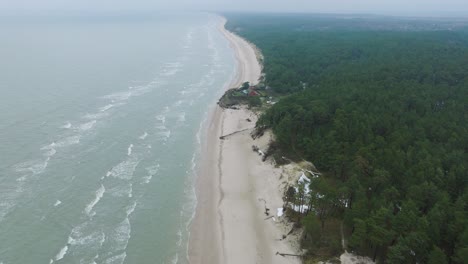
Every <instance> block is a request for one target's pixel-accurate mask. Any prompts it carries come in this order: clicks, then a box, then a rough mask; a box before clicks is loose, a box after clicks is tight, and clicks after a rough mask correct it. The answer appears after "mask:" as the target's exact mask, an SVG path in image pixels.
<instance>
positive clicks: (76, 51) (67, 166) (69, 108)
mask: <svg viewBox="0 0 468 264" xmlns="http://www.w3.org/2000/svg"><path fill="white" fill-rule="evenodd" d="M62 19H63V18H62ZM62 19H50V20H47V21H46V20H41V21H22V22H18V20H15V21H11V22H8V23H3V24H2V25H0V28H1V30H0V35H1V39H2V41H1V42H0V56H1V57H2V58H3V60H2V62H0V72H2V78H1V80H0V92H1V94H2V96H1V97H0V120H1V122H0V144H1V146H2V148H1V151H0V159H1V161H2V162H1V163H0V236H1V238H2V239H1V240H0V263H4V264H9V263H186V261H187V260H186V251H187V240H188V235H189V234H188V224H189V222H190V220H191V219H192V217H193V213H194V210H195V205H196V198H195V196H194V190H193V188H194V171H195V170H196V166H197V160H198V155H199V148H200V138H201V137H202V134H203V132H202V129H201V128H202V127H203V126H202V124H203V121H204V120H205V119H206V116H207V112H208V111H209V109H210V108H211V107H212V106H213V105H214V103H215V102H216V100H217V98H219V96H220V95H221V94H222V92H223V89H224V88H225V85H226V83H228V82H229V81H230V79H231V78H232V76H233V74H234V71H235V59H234V55H233V51H232V50H231V49H230V47H229V44H228V42H227V40H226V39H225V38H224V37H223V36H222V34H221V33H220V32H219V30H218V27H219V25H220V23H221V19H220V18H219V17H217V16H214V15H211V14H166V15H160V16H154V17H145V18H144V19H143V18H141V17H125V18H124V19H123V18H122V19H120V18H118V17H112V18H107V19H102V18H100V19H64V20H62Z"/></svg>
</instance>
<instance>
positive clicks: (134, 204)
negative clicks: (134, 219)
mask: <svg viewBox="0 0 468 264" xmlns="http://www.w3.org/2000/svg"><path fill="white" fill-rule="evenodd" d="M136 205H137V203H136V201H135V202H133V204H131V205H129V206H128V207H127V217H129V216H130V215H131V214H132V213H133V212H134V211H135V208H136Z"/></svg>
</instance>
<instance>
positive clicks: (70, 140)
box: [42, 135, 81, 150]
mask: <svg viewBox="0 0 468 264" xmlns="http://www.w3.org/2000/svg"><path fill="white" fill-rule="evenodd" d="M80 139H81V136H80V135H75V136H69V137H66V138H64V139H61V140H59V141H57V142H52V143H51V144H49V145H47V146H45V147H43V148H42V150H47V149H54V148H64V147H68V146H71V145H75V144H78V143H80Z"/></svg>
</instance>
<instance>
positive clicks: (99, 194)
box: [84, 184, 106, 216]
mask: <svg viewBox="0 0 468 264" xmlns="http://www.w3.org/2000/svg"><path fill="white" fill-rule="evenodd" d="M105 192H106V188H104V185H102V184H101V187H99V189H97V190H96V197H95V198H94V200H92V201H91V202H90V203H89V204H88V205H86V208H85V210H84V211H85V213H86V214H87V215H88V216H92V214H91V210H93V208H94V206H96V204H97V203H98V202H99V200H101V198H102V197H103V196H104V193H105Z"/></svg>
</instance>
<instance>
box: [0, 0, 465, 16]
mask: <svg viewBox="0 0 468 264" xmlns="http://www.w3.org/2000/svg"><path fill="white" fill-rule="evenodd" d="M167 9H171V10H174V9H183V10H209V11H254V12H263V11H265V12H313V13H374V14H392V15H451V14H453V15H463V16H468V0H0V10H1V11H3V12H10V13H15V12H35V11H38V12H45V11H50V10H53V11H56V12H57V11H58V12H60V11H63V12H67V11H71V12H76V11H91V12H101V11H104V12H113V11H124V10H131V11H149V10H155V11H160V10H167Z"/></svg>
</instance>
